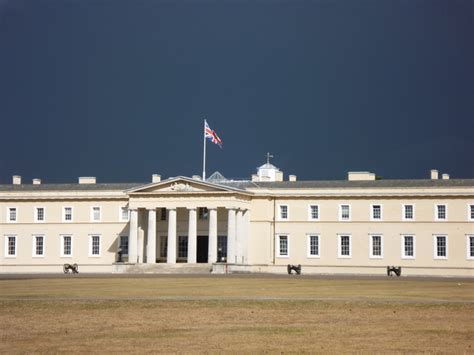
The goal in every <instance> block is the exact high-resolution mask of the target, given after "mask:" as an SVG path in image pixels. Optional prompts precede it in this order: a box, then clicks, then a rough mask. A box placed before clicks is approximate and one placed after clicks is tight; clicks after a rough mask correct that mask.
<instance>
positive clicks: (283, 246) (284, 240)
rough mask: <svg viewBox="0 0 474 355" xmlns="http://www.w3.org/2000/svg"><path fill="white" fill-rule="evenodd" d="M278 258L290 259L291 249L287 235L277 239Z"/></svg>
mask: <svg viewBox="0 0 474 355" xmlns="http://www.w3.org/2000/svg"><path fill="white" fill-rule="evenodd" d="M277 241H278V243H277V256H279V257H288V256H289V255H290V248H289V242H288V236H287V235H279V236H278V238H277Z"/></svg>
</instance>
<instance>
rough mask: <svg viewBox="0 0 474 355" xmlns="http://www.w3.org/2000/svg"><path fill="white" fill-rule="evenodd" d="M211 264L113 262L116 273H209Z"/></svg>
mask: <svg viewBox="0 0 474 355" xmlns="http://www.w3.org/2000/svg"><path fill="white" fill-rule="evenodd" d="M211 270H212V264H184V263H183V264H181V263H177V264H165V263H163V264H125V263H124V264H115V272H116V273H127V274H145V273H147V274H148V273H150V274H209V273H210V272H211Z"/></svg>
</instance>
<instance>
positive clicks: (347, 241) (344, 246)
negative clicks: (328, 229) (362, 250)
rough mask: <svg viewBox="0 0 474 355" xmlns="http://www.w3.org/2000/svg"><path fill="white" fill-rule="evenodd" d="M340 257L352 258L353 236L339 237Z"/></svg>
mask: <svg viewBox="0 0 474 355" xmlns="http://www.w3.org/2000/svg"><path fill="white" fill-rule="evenodd" d="M339 257H340V258H350V257H351V236H350V235H339Z"/></svg>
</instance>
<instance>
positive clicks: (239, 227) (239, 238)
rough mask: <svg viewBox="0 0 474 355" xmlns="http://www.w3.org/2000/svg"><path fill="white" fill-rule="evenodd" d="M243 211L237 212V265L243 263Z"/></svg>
mask: <svg viewBox="0 0 474 355" xmlns="http://www.w3.org/2000/svg"><path fill="white" fill-rule="evenodd" d="M242 234H243V211H242V210H240V209H239V210H237V216H236V223H235V263H236V264H241V263H242Z"/></svg>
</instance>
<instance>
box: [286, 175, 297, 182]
mask: <svg viewBox="0 0 474 355" xmlns="http://www.w3.org/2000/svg"><path fill="white" fill-rule="evenodd" d="M288 178H289V180H290V181H296V175H290V176H289V177H288Z"/></svg>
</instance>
